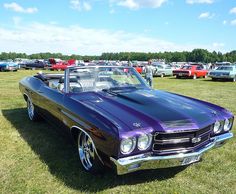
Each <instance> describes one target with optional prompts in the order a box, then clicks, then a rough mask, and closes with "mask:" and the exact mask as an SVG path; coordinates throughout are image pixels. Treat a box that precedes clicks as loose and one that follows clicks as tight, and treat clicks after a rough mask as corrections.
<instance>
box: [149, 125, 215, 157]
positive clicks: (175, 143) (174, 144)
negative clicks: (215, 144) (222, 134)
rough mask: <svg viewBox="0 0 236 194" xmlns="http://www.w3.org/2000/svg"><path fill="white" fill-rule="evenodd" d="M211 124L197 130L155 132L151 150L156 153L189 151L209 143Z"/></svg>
mask: <svg viewBox="0 0 236 194" xmlns="http://www.w3.org/2000/svg"><path fill="white" fill-rule="evenodd" d="M211 133H212V126H208V127H205V128H203V129H200V130H197V131H185V132H177V133H159V132H158V133H156V134H155V135H154V143H153V151H154V153H156V154H158V155H165V154H175V153H180V152H191V151H193V150H194V149H198V148H199V147H201V146H204V145H206V144H207V143H209V140H210V135H211Z"/></svg>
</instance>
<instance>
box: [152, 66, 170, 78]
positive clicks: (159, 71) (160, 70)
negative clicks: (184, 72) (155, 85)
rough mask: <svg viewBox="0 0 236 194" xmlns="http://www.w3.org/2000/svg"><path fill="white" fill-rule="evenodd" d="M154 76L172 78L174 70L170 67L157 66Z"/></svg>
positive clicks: (154, 69)
mask: <svg viewBox="0 0 236 194" xmlns="http://www.w3.org/2000/svg"><path fill="white" fill-rule="evenodd" d="M153 67H154V68H153V76H160V77H164V76H171V75H173V72H172V71H173V69H172V67H171V66H170V65H162V64H159V65H156V66H153Z"/></svg>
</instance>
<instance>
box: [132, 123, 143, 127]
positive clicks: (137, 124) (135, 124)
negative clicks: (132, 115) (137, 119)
mask: <svg viewBox="0 0 236 194" xmlns="http://www.w3.org/2000/svg"><path fill="white" fill-rule="evenodd" d="M133 126H134V127H137V128H139V127H141V123H133Z"/></svg>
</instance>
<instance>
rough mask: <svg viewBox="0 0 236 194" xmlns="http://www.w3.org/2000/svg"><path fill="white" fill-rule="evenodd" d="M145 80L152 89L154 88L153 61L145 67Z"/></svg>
mask: <svg viewBox="0 0 236 194" xmlns="http://www.w3.org/2000/svg"><path fill="white" fill-rule="evenodd" d="M145 79H146V81H147V83H148V84H149V86H150V87H152V80H153V72H152V67H151V61H150V60H149V61H148V63H147V65H146V66H145Z"/></svg>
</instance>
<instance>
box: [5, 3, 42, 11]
mask: <svg viewBox="0 0 236 194" xmlns="http://www.w3.org/2000/svg"><path fill="white" fill-rule="evenodd" d="M3 7H4V8H6V9H9V10H12V11H15V12H19V13H36V12H37V11H38V9H37V8H36V7H28V8H24V7H22V6H20V5H19V4H17V3H15V2H12V3H4V4H3Z"/></svg>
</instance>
